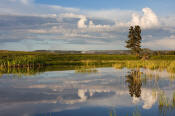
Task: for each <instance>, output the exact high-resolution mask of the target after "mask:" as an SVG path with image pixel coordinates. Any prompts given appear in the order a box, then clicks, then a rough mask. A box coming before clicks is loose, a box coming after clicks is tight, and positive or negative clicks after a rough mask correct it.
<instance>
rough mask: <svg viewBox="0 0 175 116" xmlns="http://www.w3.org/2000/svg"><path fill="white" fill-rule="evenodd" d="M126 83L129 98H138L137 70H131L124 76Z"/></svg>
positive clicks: (139, 85)
mask: <svg viewBox="0 0 175 116" xmlns="http://www.w3.org/2000/svg"><path fill="white" fill-rule="evenodd" d="M126 83H128V88H129V93H130V95H131V97H133V96H134V95H135V97H140V95H141V86H142V82H141V72H140V71H139V70H131V71H130V72H129V74H128V75H127V76H126Z"/></svg>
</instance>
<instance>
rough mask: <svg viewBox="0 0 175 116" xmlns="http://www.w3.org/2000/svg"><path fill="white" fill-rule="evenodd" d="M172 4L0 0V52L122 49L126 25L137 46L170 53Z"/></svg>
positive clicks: (174, 35)
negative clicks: (135, 31)
mask: <svg viewBox="0 0 175 116" xmlns="http://www.w3.org/2000/svg"><path fill="white" fill-rule="evenodd" d="M174 4H175V1H174V0H1V1H0V49H3V50H6V49H7V50H26V51H31V50H38V49H47V50H111V49H113V50H115V49H126V48H125V47H124V46H125V41H126V40H127V39H128V38H127V34H128V28H129V26H131V25H132V26H134V25H140V26H141V28H142V38H143V41H142V46H143V47H144V48H150V49H154V50H158V49H159V50H160V49H167V50H172V49H173V50H174V49H175V23H174V22H175V14H174V12H175V7H174Z"/></svg>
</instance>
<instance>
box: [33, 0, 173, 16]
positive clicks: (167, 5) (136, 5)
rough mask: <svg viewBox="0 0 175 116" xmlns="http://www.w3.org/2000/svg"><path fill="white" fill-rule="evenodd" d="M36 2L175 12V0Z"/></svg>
mask: <svg viewBox="0 0 175 116" xmlns="http://www.w3.org/2000/svg"><path fill="white" fill-rule="evenodd" d="M35 2H36V3H38V4H50V5H61V6H65V7H74V8H82V9H115V8H118V9H124V10H126V9H127V10H141V9H142V8H144V7H149V8H151V9H153V10H154V11H156V12H157V13H159V14H160V15H161V14H163V13H164V15H166V14H167V13H168V14H169V13H173V12H175V7H174V4H175V1H174V0H36V1H35Z"/></svg>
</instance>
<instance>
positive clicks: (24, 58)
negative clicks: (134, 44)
mask: <svg viewBox="0 0 175 116" xmlns="http://www.w3.org/2000/svg"><path fill="white" fill-rule="evenodd" d="M174 60H175V55H156V56H151V57H150V60H148V61H143V60H139V59H138V58H137V57H136V56H135V55H114V54H113V55H110V54H56V53H47V52H44V53H43V52H19V51H0V67H1V68H2V67H39V66H43V65H44V66H45V65H62V66H63V65H64V66H65V65H75V66H79V65H83V64H84V62H86V61H88V62H91V64H93V65H104V64H106V65H107V64H108V65H111V66H112V64H116V65H115V67H123V66H127V67H128V66H129V67H138V66H140V67H150V68H156V67H157V65H158V66H161V67H170V66H171V67H174V63H172V62H173V61H174ZM170 62H171V63H170Z"/></svg>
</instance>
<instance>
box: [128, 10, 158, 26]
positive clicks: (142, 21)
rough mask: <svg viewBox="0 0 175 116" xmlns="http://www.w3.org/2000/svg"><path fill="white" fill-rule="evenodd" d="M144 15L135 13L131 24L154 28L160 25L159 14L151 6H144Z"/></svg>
mask: <svg viewBox="0 0 175 116" xmlns="http://www.w3.org/2000/svg"><path fill="white" fill-rule="evenodd" d="M142 11H143V13H144V14H143V16H140V15H139V14H136V13H134V14H133V15H132V20H131V25H140V26H141V27H142V28H152V27H155V26H158V25H159V20H158V17H157V15H156V14H155V13H154V12H153V11H152V10H151V9H150V8H143V9H142Z"/></svg>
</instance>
